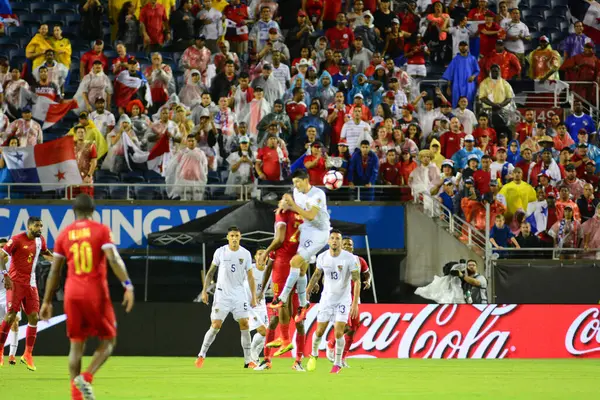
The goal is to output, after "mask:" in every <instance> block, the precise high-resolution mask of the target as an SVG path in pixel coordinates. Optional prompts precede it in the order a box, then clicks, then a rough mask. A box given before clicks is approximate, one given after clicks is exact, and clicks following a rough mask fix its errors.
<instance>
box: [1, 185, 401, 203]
mask: <svg viewBox="0 0 600 400" xmlns="http://www.w3.org/2000/svg"><path fill="white" fill-rule="evenodd" d="M42 187H44V188H48V187H51V188H55V189H53V190H46V191H43V190H42ZM175 187H183V188H184V197H183V198H182V199H181V200H196V201H211V200H212V201H217V200H219V201H223V200H233V201H236V200H237V201H246V200H250V199H253V198H259V199H263V200H276V199H278V198H280V197H281V195H283V194H284V193H287V192H289V191H291V188H292V185H291V184H289V183H282V184H281V185H225V184H209V185H198V186H191V185H183V184H172V185H170V184H164V183H163V184H157V183H152V184H150V183H93V184H81V185H65V184H61V183H44V184H40V183H0V190H2V189H5V190H6V197H5V199H6V200H17V199H23V198H26V199H43V200H69V199H72V198H73V197H74V195H75V196H76V195H77V194H78V193H79V192H81V189H83V190H84V191H85V190H86V188H87V189H88V190H89V188H93V189H94V196H93V197H95V198H96V199H101V200H105V199H106V200H127V201H133V200H155V201H160V200H168V199H169V197H168V195H167V189H169V188H175ZM319 187H321V188H322V189H324V190H325V193H326V194H327V197H328V199H329V200H330V201H355V202H362V201H408V200H410V189H409V188H408V187H407V186H388V185H373V186H371V187H365V186H354V187H348V186H344V187H342V188H340V189H338V190H328V189H326V188H325V187H322V186H319ZM198 188H203V192H202V193H203V196H202V198H201V199H194V198H193V194H194V191H196V192H197V190H198ZM227 188H235V190H234V192H235V194H227V195H226V194H225V189H227ZM188 190H189V191H190V193H188V192H187V191H188Z"/></svg>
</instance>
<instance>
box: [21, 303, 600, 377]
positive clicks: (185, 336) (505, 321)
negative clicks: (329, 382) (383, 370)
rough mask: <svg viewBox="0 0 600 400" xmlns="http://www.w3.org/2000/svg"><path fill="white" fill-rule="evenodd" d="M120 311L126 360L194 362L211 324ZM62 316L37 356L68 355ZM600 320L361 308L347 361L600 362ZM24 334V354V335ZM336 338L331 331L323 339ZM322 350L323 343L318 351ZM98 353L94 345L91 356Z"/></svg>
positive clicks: (507, 311) (540, 311) (195, 307)
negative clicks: (183, 358)
mask: <svg viewBox="0 0 600 400" xmlns="http://www.w3.org/2000/svg"><path fill="white" fill-rule="evenodd" d="M115 310H116V312H117V318H118V321H119V327H118V331H119V338H118V344H117V348H116V355H122V356H187V357H195V355H196V354H197V352H198V350H199V348H200V346H201V344H202V337H203V335H204V333H205V331H206V330H207V329H208V328H209V324H210V317H209V316H210V307H208V306H205V305H203V304H198V303H188V304H177V305H174V304H167V303H145V304H144V303H140V304H137V305H136V307H135V309H134V310H133V312H132V313H130V314H125V313H124V312H123V310H122V307H121V305H120V304H115ZM61 313H62V304H56V305H55V314H56V315H57V317H55V318H54V319H53V320H51V322H53V324H54V325H53V326H51V327H48V325H47V324H46V323H40V325H39V328H38V332H39V333H38V340H37V342H36V348H35V353H36V355H66V354H67V353H68V350H69V344H68V341H67V339H66V337H65V322H64V319H65V318H64V316H61ZM316 315H317V307H313V308H311V310H310V311H309V313H308V317H307V320H306V327H307V330H308V334H307V336H306V337H307V338H311V337H312V332H314V329H315V328H316ZM599 316H600V306H598V305H547V304H546V305H488V306H472V305H438V304H429V305H423V304H380V305H375V304H363V305H361V320H362V326H361V328H360V329H359V330H358V332H357V336H356V339H355V341H354V344H353V347H352V349H351V353H350V354H351V356H352V357H377V358H599V357H600V328H599V327H600V319H599ZM21 330H22V331H20V337H21V339H22V340H21V342H20V345H21V346H23V345H24V343H23V341H24V337H25V327H24V326H23V327H21ZM331 334H332V330H331V327H330V329H328V331H327V332H326V335H327V337H329V336H330V335H331ZM174 339H175V340H174ZM309 341H310V339H309ZM239 343H240V336H239V328H238V327H237V324H236V323H235V322H234V321H232V320H231V318H228V319H227V320H226V321H225V324H224V326H223V329H221V331H220V332H219V335H218V336H217V339H216V341H215V342H214V344H213V345H212V347H211V349H210V352H209V357H228V356H232V357H233V356H235V357H241V348H240V345H239ZM325 345H326V341H323V342H322V344H321V350H324V349H325ZM93 348H94V346H93V343H90V345H88V346H87V349H88V352H89V353H91V352H92V351H93ZM306 349H310V343H307V344H306ZM323 356H324V354H323ZM240 363H241V361H240ZM191 366H192V364H191V361H190V367H191ZM240 366H241V365H240Z"/></svg>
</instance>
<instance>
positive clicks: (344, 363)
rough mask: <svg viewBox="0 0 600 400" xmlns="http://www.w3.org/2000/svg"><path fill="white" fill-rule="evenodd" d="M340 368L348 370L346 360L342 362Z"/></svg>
mask: <svg viewBox="0 0 600 400" xmlns="http://www.w3.org/2000/svg"><path fill="white" fill-rule="evenodd" d="M342 368H350V366H349V365H348V363H347V362H346V360H345V359H344V360H342Z"/></svg>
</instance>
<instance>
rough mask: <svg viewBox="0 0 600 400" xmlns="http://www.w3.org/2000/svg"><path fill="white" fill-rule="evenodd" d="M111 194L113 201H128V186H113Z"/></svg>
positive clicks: (110, 190)
mask: <svg viewBox="0 0 600 400" xmlns="http://www.w3.org/2000/svg"><path fill="white" fill-rule="evenodd" d="M109 193H110V198H111V199H113V200H125V199H127V186H111V187H110V189H109Z"/></svg>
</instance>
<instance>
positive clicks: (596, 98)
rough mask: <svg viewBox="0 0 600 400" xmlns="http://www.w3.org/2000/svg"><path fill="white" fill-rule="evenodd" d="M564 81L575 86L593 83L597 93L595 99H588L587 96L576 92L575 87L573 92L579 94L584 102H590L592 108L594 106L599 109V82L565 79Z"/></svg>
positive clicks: (578, 96) (579, 97)
mask: <svg viewBox="0 0 600 400" xmlns="http://www.w3.org/2000/svg"><path fill="white" fill-rule="evenodd" d="M563 82H565V83H568V84H569V85H573V86H590V85H593V86H594V92H595V94H596V96H595V98H594V99H586V98H584V97H582V96H580V95H579V94H577V93H576V90H575V88H572V89H571V92H572V93H573V94H575V95H577V98H578V99H580V100H581V101H582V102H584V104H588V105H589V107H590V109H591V108H592V107H593V108H595V109H596V110H597V109H598V108H599V107H600V85H598V82H579V81H563ZM594 100H595V103H593V101H594Z"/></svg>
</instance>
